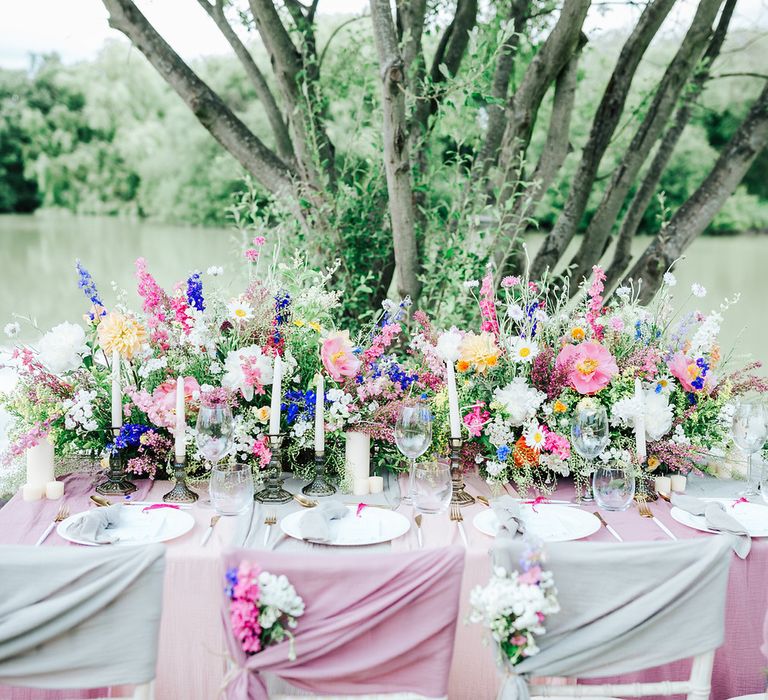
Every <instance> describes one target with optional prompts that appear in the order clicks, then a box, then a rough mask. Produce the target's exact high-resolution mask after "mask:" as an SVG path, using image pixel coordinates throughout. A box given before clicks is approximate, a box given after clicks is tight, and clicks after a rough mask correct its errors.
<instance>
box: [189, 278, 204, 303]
mask: <svg viewBox="0 0 768 700" xmlns="http://www.w3.org/2000/svg"><path fill="white" fill-rule="evenodd" d="M187 303H188V304H189V305H190V306H193V307H195V308H196V309H197V310H198V311H205V304H204V302H203V282H202V280H201V279H200V273H199V272H195V274H194V275H192V276H191V277H190V278H189V279H188V280H187Z"/></svg>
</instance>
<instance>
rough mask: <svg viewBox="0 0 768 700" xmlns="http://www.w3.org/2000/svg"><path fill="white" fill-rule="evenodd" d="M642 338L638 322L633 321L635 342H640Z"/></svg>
mask: <svg viewBox="0 0 768 700" xmlns="http://www.w3.org/2000/svg"><path fill="white" fill-rule="evenodd" d="M642 337H643V330H642V327H641V323H640V321H635V340H640V339H641V338H642Z"/></svg>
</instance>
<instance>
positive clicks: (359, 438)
mask: <svg viewBox="0 0 768 700" xmlns="http://www.w3.org/2000/svg"><path fill="white" fill-rule="evenodd" d="M346 438H347V445H346V452H345V462H346V466H347V473H348V474H349V475H350V476H351V478H352V479H353V480H354V479H366V480H367V479H368V475H369V474H370V469H371V436H370V435H368V434H367V433H359V432H357V431H354V430H350V431H347V433H346Z"/></svg>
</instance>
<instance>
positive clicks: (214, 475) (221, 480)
mask: <svg viewBox="0 0 768 700" xmlns="http://www.w3.org/2000/svg"><path fill="white" fill-rule="evenodd" d="M210 494H211V503H212V504H213V507H214V508H215V509H216V512H217V513H218V514H219V515H238V514H239V513H242V512H243V511H244V510H245V509H246V508H248V506H250V505H251V504H252V503H253V473H252V471H251V465H250V464H242V463H236V464H226V463H225V464H217V465H215V466H214V467H213V469H212V470H211V485H210Z"/></svg>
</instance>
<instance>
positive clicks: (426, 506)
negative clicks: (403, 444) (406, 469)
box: [411, 460, 453, 514]
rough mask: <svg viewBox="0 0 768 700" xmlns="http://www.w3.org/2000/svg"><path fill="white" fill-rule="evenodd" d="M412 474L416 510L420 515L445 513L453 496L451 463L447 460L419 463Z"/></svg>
mask: <svg viewBox="0 0 768 700" xmlns="http://www.w3.org/2000/svg"><path fill="white" fill-rule="evenodd" d="M411 473H412V475H413V506H414V508H416V510H417V511H418V512H419V513H428V514H434V513H444V512H445V511H446V510H447V509H448V504H449V503H450V502H451V496H452V495H453V485H452V482H451V465H450V463H449V462H447V461H445V460H432V461H429V462H419V464H417V465H416V466H415V467H413V470H412V472H411Z"/></svg>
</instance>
